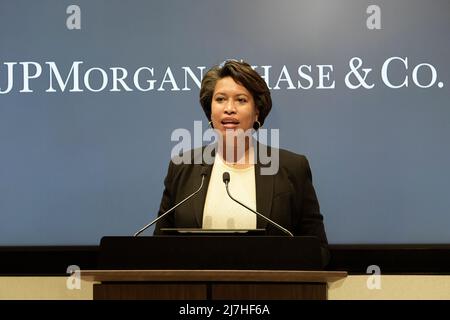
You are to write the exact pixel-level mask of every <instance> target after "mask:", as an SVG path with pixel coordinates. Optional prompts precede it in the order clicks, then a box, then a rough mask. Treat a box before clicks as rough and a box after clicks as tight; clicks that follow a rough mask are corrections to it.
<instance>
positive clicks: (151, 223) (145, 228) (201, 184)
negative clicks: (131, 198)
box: [134, 167, 208, 237]
mask: <svg viewBox="0 0 450 320" xmlns="http://www.w3.org/2000/svg"><path fill="white" fill-rule="evenodd" d="M200 174H201V176H202V182H201V183H200V187H199V188H198V189H197V190H196V191H194V192H193V193H192V194H190V195H189V196H187V197H186V198H184V199H183V200H182V201H180V202H179V203H177V204H176V205H175V206H173V207H172V208H170V209H169V210H167V211H166V212H164V213H163V214H162V215H160V216H159V217H157V218H156V219H155V220H153V221H152V222H150V223H149V224H147V225H145V226H144V227H143V228H142V229H140V230H139V231H138V232H136V233H135V234H134V236H135V237H137V236H138V235H140V234H141V233H142V232H144V231H145V230H147V229H148V228H149V227H151V226H152V225H154V224H155V223H157V222H158V221H159V220H161V219H162V218H164V217H165V216H167V215H168V214H169V213H171V212H172V211H173V210H175V209H176V208H178V207H179V206H181V205H182V204H183V203H185V202H186V201H188V200H189V199H190V198H192V197H193V196H195V195H196V194H197V193H199V192H200V190H201V189H202V188H203V182H204V181H205V177H206V176H207V175H208V169H207V168H206V167H202V171H201V173H200Z"/></svg>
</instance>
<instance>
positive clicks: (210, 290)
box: [81, 236, 347, 300]
mask: <svg viewBox="0 0 450 320" xmlns="http://www.w3.org/2000/svg"><path fill="white" fill-rule="evenodd" d="M98 267H99V268H98V270H82V271H81V278H82V279H83V280H87V281H95V282H99V283H95V284H94V299H95V300H96V299H115V300H117V299H136V300H137V299H159V300H177V299H186V300H274V299H276V300H295V299H327V290H328V284H329V283H331V282H334V281H337V280H340V279H343V278H345V277H346V276H347V273H346V272H337V271H336V272H335V271H322V269H323V261H322V251H321V247H320V244H319V242H318V240H317V239H316V238H314V237H282V236H281V237H279V236H238V237H236V236H153V237H138V238H136V237H104V238H102V241H101V243H100V258H99V265H98Z"/></svg>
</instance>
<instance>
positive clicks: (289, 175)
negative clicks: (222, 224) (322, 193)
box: [154, 145, 328, 248]
mask: <svg viewBox="0 0 450 320" xmlns="http://www.w3.org/2000/svg"><path fill="white" fill-rule="evenodd" d="M258 146H259V145H258ZM204 148H205V147H202V148H199V149H195V150H191V153H192V156H191V163H193V164H174V163H173V161H170V164H169V169H168V172H167V176H166V178H165V180H164V186H165V189H164V193H163V196H162V200H161V205H160V209H159V213H158V216H159V215H161V214H162V213H164V212H165V211H167V210H168V209H170V208H171V207H173V206H174V205H175V204H176V203H178V202H180V201H182V200H183V199H184V198H186V197H187V196H188V195H190V194H191V193H193V192H194V191H195V190H197V189H198V187H199V186H200V183H201V170H202V167H205V168H206V170H207V172H208V175H207V176H206V177H205V181H204V185H203V188H202V190H201V191H200V192H199V193H198V194H197V195H195V196H194V197H193V198H191V199H190V200H188V201H187V202H185V203H184V204H183V205H181V206H180V207H178V208H177V209H176V210H175V211H174V212H172V213H171V214H169V215H168V216H167V217H165V218H163V219H161V220H160V221H159V222H158V223H157V224H156V227H155V231H154V234H155V235H158V234H161V230H160V229H161V228H201V227H202V221H203V207H204V204H205V199H206V193H207V190H208V184H209V179H210V177H211V171H212V164H209V165H208V164H205V163H204V161H202V158H201V155H202V153H203V150H204ZM268 149H269V152H268V154H269V155H270V154H271V153H270V152H271V151H272V148H270V147H268ZM278 150H279V170H278V172H277V173H276V174H275V175H261V172H260V170H261V168H262V167H263V166H264V165H263V164H261V163H260V161H259V159H257V162H256V164H255V182H256V211H258V212H259V213H261V214H263V215H265V216H266V217H268V218H270V219H272V220H273V221H275V222H277V223H278V224H280V225H281V226H283V227H285V228H286V229H288V230H289V231H291V232H292V233H293V234H294V235H297V236H301V235H307V236H316V237H317V238H318V239H319V240H320V242H321V244H322V246H323V247H324V248H327V244H328V242H327V237H326V234H325V228H324V224H323V216H322V215H321V213H320V207H319V202H318V201H317V196H316V192H315V190H314V187H313V184H312V175H311V169H310V167H309V163H308V160H307V159H306V157H305V156H303V155H298V154H295V153H293V152H290V151H287V150H283V149H278ZM213 155H214V152H213ZM195 163H199V164H195ZM224 196H227V195H226V194H224ZM257 228H266V230H267V234H268V235H282V234H284V233H282V232H281V231H280V230H278V229H277V228H276V227H274V226H272V225H271V224H269V223H267V222H266V221H265V220H264V219H261V218H257Z"/></svg>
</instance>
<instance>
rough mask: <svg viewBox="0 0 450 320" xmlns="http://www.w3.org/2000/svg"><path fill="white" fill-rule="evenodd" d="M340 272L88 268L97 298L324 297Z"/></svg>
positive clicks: (85, 275)
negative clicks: (94, 282) (329, 285)
mask: <svg viewBox="0 0 450 320" xmlns="http://www.w3.org/2000/svg"><path fill="white" fill-rule="evenodd" d="M346 276H347V272H341V271H339V272H338V271H292V270H85V271H81V277H82V279H84V280H88V281H96V282H100V283H99V284H94V300H105V299H113V300H125V299H133V300H140V299H147V300H150V299H158V300H180V299H181V300H301V299H308V300H326V299H327V291H328V284H329V283H331V282H334V281H337V280H340V279H343V278H345V277H346Z"/></svg>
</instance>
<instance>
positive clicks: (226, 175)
mask: <svg viewBox="0 0 450 320" xmlns="http://www.w3.org/2000/svg"><path fill="white" fill-rule="evenodd" d="M222 179H223V182H224V183H225V188H226V189H227V193H228V196H229V197H230V198H231V199H232V200H234V201H236V202H237V203H239V204H240V205H241V206H243V207H244V208H246V209H248V210H250V211H251V212H253V213H254V214H256V215H257V216H258V217H260V218H262V219H264V220H265V221H267V222H268V223H270V224H271V225H274V226H275V227H277V228H278V229H279V230H281V231H283V232H284V233H286V234H287V235H289V236H291V237H293V236H294V235H293V234H292V233H291V232H290V231H289V230H288V229H286V228H283V227H282V226H280V225H279V224H278V223H276V222H275V221H273V220H270V219H269V218H267V217H266V216H265V215H263V214H261V213H259V212H257V211H255V210H253V209H251V208H249V207H247V206H246V205H245V204H243V203H242V202H240V201H239V200H236V199H235V198H233V196H232V195H231V194H230V190H228V183H229V182H230V174H229V173H228V172H224V173H223V176H222Z"/></svg>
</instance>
